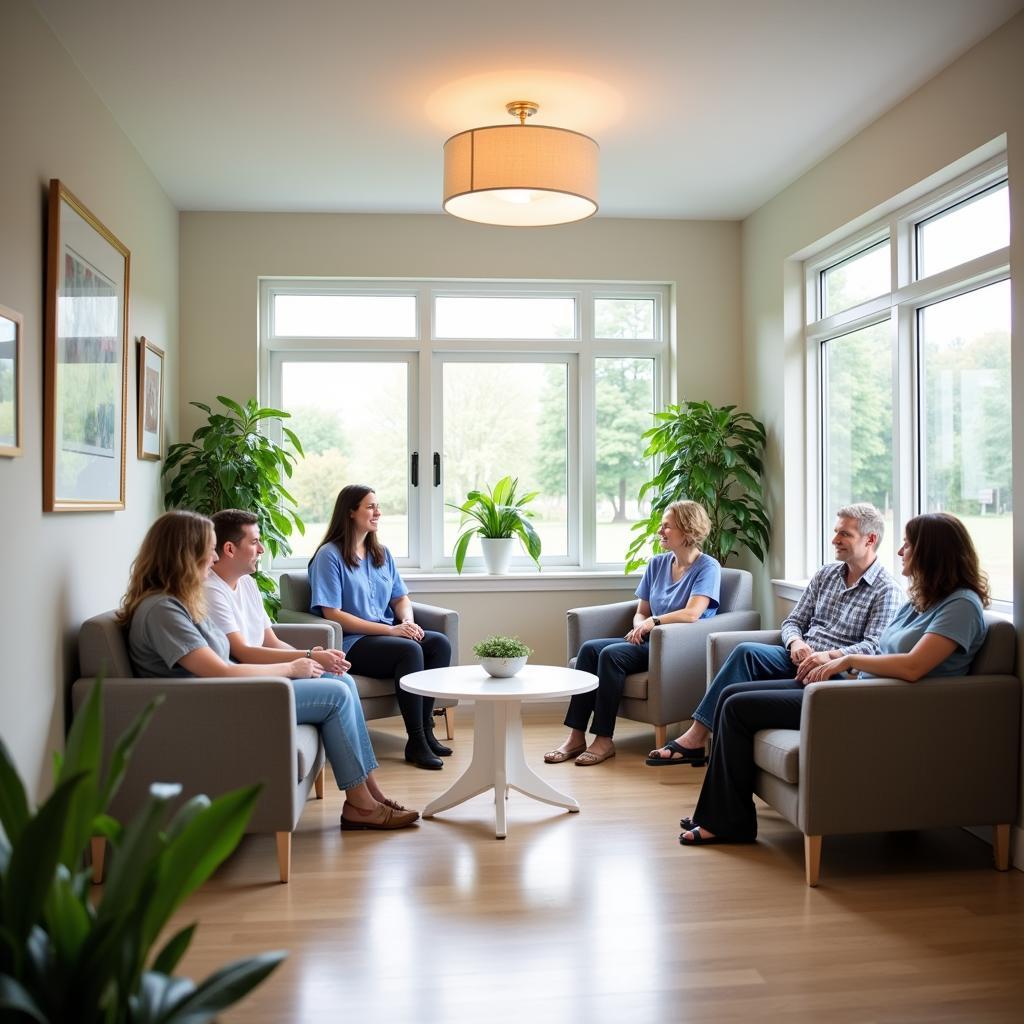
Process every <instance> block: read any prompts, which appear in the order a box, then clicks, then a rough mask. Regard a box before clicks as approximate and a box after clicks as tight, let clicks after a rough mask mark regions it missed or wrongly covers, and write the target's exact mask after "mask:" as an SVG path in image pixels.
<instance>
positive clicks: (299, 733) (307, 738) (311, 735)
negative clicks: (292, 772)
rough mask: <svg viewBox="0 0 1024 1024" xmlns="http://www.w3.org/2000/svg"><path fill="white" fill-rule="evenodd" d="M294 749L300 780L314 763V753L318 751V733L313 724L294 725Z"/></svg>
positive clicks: (310, 769)
mask: <svg viewBox="0 0 1024 1024" xmlns="http://www.w3.org/2000/svg"><path fill="white" fill-rule="evenodd" d="M295 749H296V751H297V753H298V755H299V757H298V762H299V763H298V769H299V778H298V781H299V782H301V781H302V780H303V779H304V778H305V777H306V776H307V775H308V774H309V773H310V772H311V771H312V770H313V765H315V764H316V755H317V754H318V753H319V751H320V733H319V732H317V728H316V726H315V725H297V726H296V727H295Z"/></svg>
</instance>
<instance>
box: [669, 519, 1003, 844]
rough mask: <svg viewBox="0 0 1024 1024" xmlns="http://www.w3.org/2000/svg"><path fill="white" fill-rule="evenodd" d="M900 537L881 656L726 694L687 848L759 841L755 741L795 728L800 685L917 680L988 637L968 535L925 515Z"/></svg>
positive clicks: (967, 661)
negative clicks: (850, 676) (901, 600)
mask: <svg viewBox="0 0 1024 1024" xmlns="http://www.w3.org/2000/svg"><path fill="white" fill-rule="evenodd" d="M903 538H904V539H903V546H902V547H901V548H900V550H899V555H900V557H901V558H902V559H903V575H904V576H906V577H907V578H908V579H909V580H910V586H909V588H908V596H909V598H910V600H909V601H907V603H906V604H904V605H903V606H902V607H901V608H900V609H899V611H897V612H896V617H895V618H894V619H893V620H892V622H890V623H889V625H888V626H887V627H886V628H885V629H884V630H883V632H882V634H881V636H880V637H879V646H880V648H881V650H882V653H881V654H845V655H842V656H841V657H838V658H833V659H832V660H831V661H827V662H825V663H824V664H823V665H810V663H809V661H808V662H807V663H805V664H807V665H809V667H807V668H805V667H804V666H801V667H800V669H799V670H798V671H797V677H796V679H789V680H775V681H771V682H768V681H760V682H756V683H735V684H733V685H732V686H727V687H726V688H725V689H724V690H723V691H722V696H721V699H720V700H719V703H718V709H717V711H716V712H715V728H714V736H715V741H714V747H713V749H712V753H711V762H710V764H709V765H708V772H707V775H706V776H705V778H704V786H703V787H702V789H701V793H700V798H699V799H698V801H697V809H696V810H695V811H694V812H693V817H692V818H683V819H682V821H681V822H680V824H681V825H682V826H683V828H684V829H686V831H684V832H682V833H681V834H680V836H679V842H680V843H682V844H683V845H684V846H693V845H700V844H702V843H704V844H706V843H710V842H716V843H720V842H734V843H735V842H753V840H754V839H756V838H757V815H756V813H755V811H754V801H753V790H754V771H755V767H754V734H755V733H757V732H759V731H760V730H761V729H799V728H800V714H801V711H802V708H803V697H804V690H803V685H804V684H807V683H818V682H825V681H828V680H835V681H836V682H840V681H841V680H842V679H846V678H847V675H846V674H847V673H859V674H860V675H861V676H882V677H885V678H895V679H904V680H906V681H907V682H908V683H913V682H916V681H917V680H918V679H921V678H922V677H923V676H958V675H964V674H965V673H966V672H967V671H968V669H969V668H970V665H971V662H972V661H973V660H974V657H975V655H976V654H977V653H978V650H979V649H980V648H981V644H982V641H983V640H984V638H985V619H984V615H983V611H982V609H983V608H984V607H985V606H986V605H987V604H988V603H989V592H988V580H987V578H986V576H985V574H984V572H982V570H981V568H980V567H979V565H978V554H977V552H976V551H975V549H974V544H973V543H972V542H971V536H970V534H969V533H968V532H967V530H966V528H965V527H964V525H963V523H961V522H960V520H959V519H957V518H956V516H951V515H949V514H948V513H945V512H931V513H928V514H926V515H921V516H916V517H915V518H914V519H911V520H910V522H908V523H907V526H906V529H905V530H904V534H903ZM854 685H855V684H854Z"/></svg>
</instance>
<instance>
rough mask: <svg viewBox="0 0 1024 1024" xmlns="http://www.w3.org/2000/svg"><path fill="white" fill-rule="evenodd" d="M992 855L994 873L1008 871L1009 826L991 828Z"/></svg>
mask: <svg viewBox="0 0 1024 1024" xmlns="http://www.w3.org/2000/svg"><path fill="white" fill-rule="evenodd" d="M992 853H993V854H994V856H995V862H996V871H1008V870H1009V869H1010V826H1009V825H993V826H992Z"/></svg>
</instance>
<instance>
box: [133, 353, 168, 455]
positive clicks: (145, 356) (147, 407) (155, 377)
mask: <svg viewBox="0 0 1024 1024" xmlns="http://www.w3.org/2000/svg"><path fill="white" fill-rule="evenodd" d="M163 436H164V353H163V349H159V348H157V347H156V345H154V344H153V342H151V341H147V339H145V338H139V458H140V459H153V460H154V461H158V460H159V459H160V457H161V456H162V455H163V449H162V447H161V446H162V443H163Z"/></svg>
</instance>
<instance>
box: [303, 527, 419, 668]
mask: <svg viewBox="0 0 1024 1024" xmlns="http://www.w3.org/2000/svg"><path fill="white" fill-rule="evenodd" d="M309 589H310V599H309V603H310V611H311V612H313V614H314V615H321V616H322V615H323V609H324V608H338V609H340V610H341V611H343V612H347V613H348V614H349V615H355V616H356V617H358V618H360V619H367V620H368V621H370V622H382V623H384V624H385V625H387V626H392V625H394V622H395V613H394V611H393V610H392V608H391V602H392V601H394V600H396V599H397V598H399V597H405V595H406V594H408V593H409V589H408V588H407V587H406V585H405V583H404V582H403V581H402V577H401V576H400V575H399V572H398V569H397V568H395V560H394V558H392V557H391V552H390V551H389V550H388V549H387V548H385V549H384V564H383V565H379V566H377V565H374V564H373V559H372V558H364V559H362V560H361V561H360V562H359V564H358V565H357V566H356V567H355V568H354V569H353V568H350V567H349V566H347V565H346V564H345V560H344V559H343V558H342V557H341V552H340V551H339V550H338V547H337V545H335V544H324V546H323V547H322V548H320V550H319V551H317V553H316V554H315V555H314V556H313V559H312V561H311V562H310V563H309ZM365 635H366V634H365V633H350V632H349V631H348V630H347V629H346V630H345V637H344V639H343V640H342V645H341V646H342V649H343V650H344V651H345V652H346V653H347V652H348V651H349V650H350V649H351V648H352V646H353V644H355V643H356V641H357V640H361V639H362V638H363V637H364V636H365Z"/></svg>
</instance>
